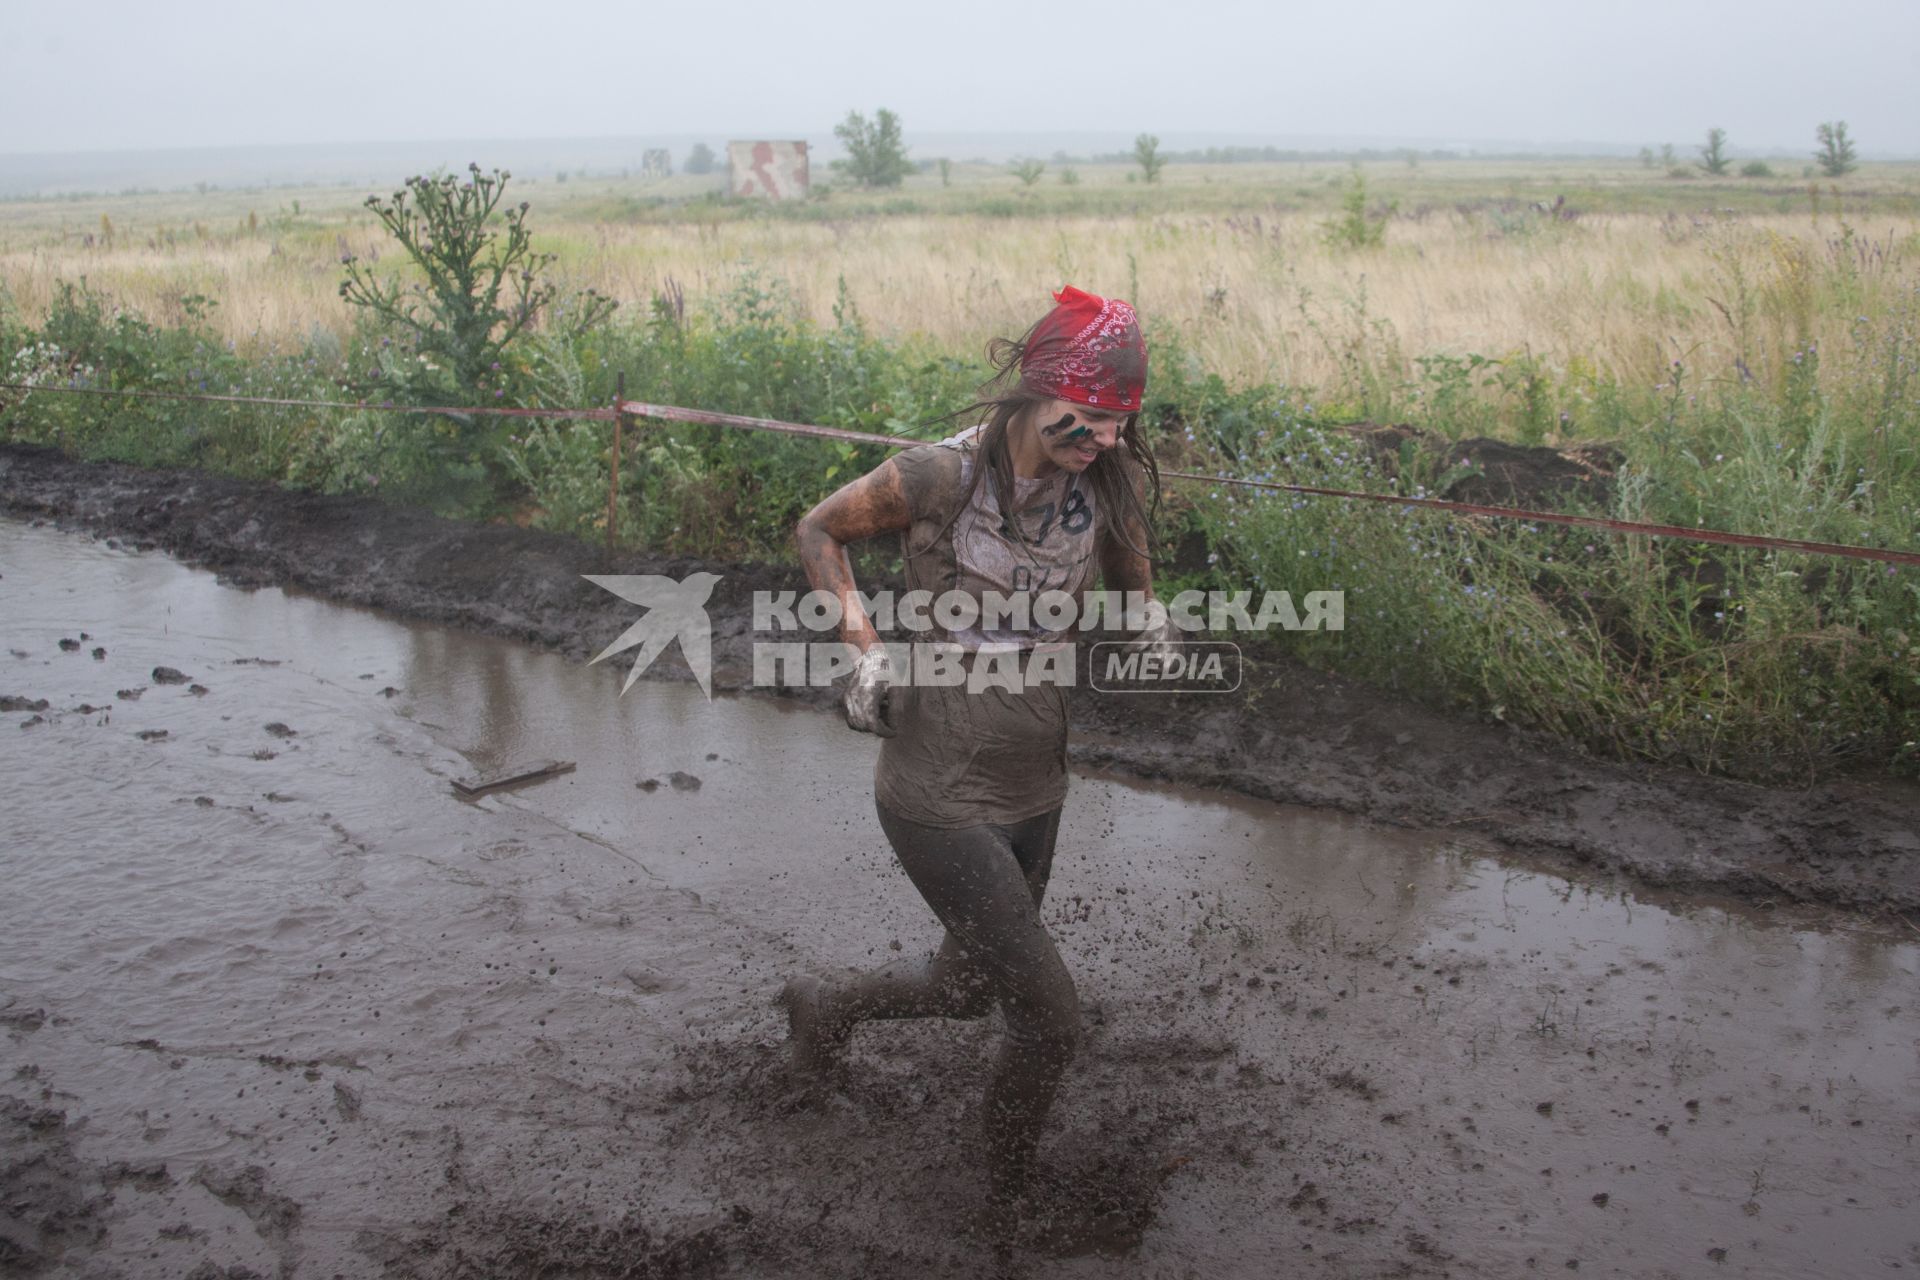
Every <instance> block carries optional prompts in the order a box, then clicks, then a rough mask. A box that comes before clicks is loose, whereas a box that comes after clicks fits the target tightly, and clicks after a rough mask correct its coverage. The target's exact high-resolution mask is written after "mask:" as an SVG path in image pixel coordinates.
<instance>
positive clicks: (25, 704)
mask: <svg viewBox="0 0 1920 1280" xmlns="http://www.w3.org/2000/svg"><path fill="white" fill-rule="evenodd" d="M46 709H47V700H46V699H45V698H21V697H17V696H14V695H11V694H9V695H7V696H5V697H0V711H45V710H46Z"/></svg>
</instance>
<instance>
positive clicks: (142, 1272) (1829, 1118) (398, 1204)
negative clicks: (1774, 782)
mask: <svg viewBox="0 0 1920 1280" xmlns="http://www.w3.org/2000/svg"><path fill="white" fill-rule="evenodd" d="M0 575H3V576H0V694H5V695H10V696H16V697H24V698H28V699H32V700H37V699H46V700H47V702H48V708H47V709H46V710H45V711H40V712H38V713H37V714H38V715H39V716H40V717H41V720H40V721H39V722H38V723H35V722H33V716H34V715H35V714H36V713H35V712H31V711H18V712H9V713H7V714H6V715H5V717H4V718H3V719H0V776H4V777H5V779H6V793H5V794H6V796H7V801H6V806H5V811H4V826H3V827H0V842H3V843H4V848H5V853H4V855H0V859H3V860H0V868H4V873H5V879H4V881H3V882H0V883H3V884H4V889H3V890H0V1142H3V1143H4V1145H3V1146H0V1151H3V1152H4V1155H5V1159H4V1160H0V1170H4V1173H0V1181H3V1182H4V1185H0V1270H7V1271H18V1272H20V1273H22V1274H32V1273H35V1272H39V1273H43V1274H50V1275H76V1276H111V1275H125V1276H188V1275H190V1274H192V1273H193V1272H194V1271H195V1270H196V1269H197V1268H204V1267H206V1266H207V1265H209V1264H211V1265H212V1266H214V1267H217V1268H219V1269H221V1272H222V1273H223V1274H224V1273H226V1270H227V1269H228V1268H234V1267H238V1268H242V1269H243V1270H242V1271H240V1272H235V1273H234V1274H245V1273H246V1272H247V1271H251V1272H254V1273H257V1274H260V1275H282V1276H332V1275H336V1274H338V1275H347V1276H361V1275H422V1276H454V1275H516V1274H535V1273H538V1274H559V1275H569V1274H573V1275H599V1274H628V1273H635V1274H662V1275H671V1274H682V1273H686V1274H693V1273H699V1272H702V1271H712V1272H718V1273H722V1274H737V1275H792V1276H811V1275H921V1274H929V1273H930V1274H950V1275H974V1274H991V1273H995V1272H999V1271H1011V1272H1013V1273H1025V1274H1033V1275H1048V1276H1053V1275H1059V1276H1114V1275H1117V1276H1143V1277H1144V1276H1186V1275H1196V1276H1199V1275H1204V1276H1242V1275H1244V1276H1268V1275H1273V1274H1277V1273H1281V1272H1283V1271H1284V1273H1286V1274H1292V1275H1301V1276H1349V1275H1375V1274H1394V1275H1487V1276H1510V1275H1520V1274H1526V1273H1528V1272H1529V1271H1532V1270H1552V1271H1556V1272H1558V1271H1563V1270H1565V1269H1566V1268H1568V1267H1569V1266H1573V1265H1575V1264H1577V1269H1578V1270H1579V1271H1581V1272H1583V1273H1587V1274H1593V1273H1596V1272H1597V1273H1600V1274H1608V1275H1626V1276H1665V1275H1672V1276H1691V1275H1699V1274H1733V1275H1753V1276H1781V1277H1789V1276H1791V1277H1799V1276H1808V1275H1821V1276H1855V1275H1879V1274H1882V1273H1884V1272H1887V1271H1890V1270H1895V1269H1903V1268H1904V1269H1908V1270H1911V1269H1913V1268H1915V1267H1920V1225H1916V1223H1920V1213H1917V1212H1916V1205H1915V1203H1914V1202H1915V1198H1916V1193H1920V1150H1916V1147H1915V1145H1914V1135H1915V1133H1916V1132H1920V1000H1916V997H1915V994H1914V992H1915V989H1916V988H1915V984H1914V978H1915V975H1916V971H1917V970H1920V946H1917V945H1916V943H1917V942H1920V939H1916V938H1914V936H1913V935H1912V934H1911V933H1910V932H1907V933H1906V934H1905V935H1904V936H1901V935H1899V934H1891V933H1883V932H1879V931H1876V930H1875V929H1874V928H1873V927H1872V926H1870V925H1869V924H1865V923H1862V922H1861V921H1860V920H1859V919H1857V918H1848V917H1823V916H1819V915H1805V916H1798V917H1793V918H1787V917H1784V916H1782V915H1780V914H1778V913H1773V914H1769V913H1765V912H1759V911H1755V910H1753V909H1751V908H1745V907H1740V906H1738V905H1736V904H1714V903H1702V902H1699V901H1688V902H1661V901H1651V900H1649V899H1648V898H1647V897H1646V896H1644V895H1642V894H1637V893H1633V892H1628V891H1624V890H1622V889H1621V888H1619V887H1617V886H1610V885H1605V884H1583V883H1576V882H1569V881H1567V880H1565V879H1561V878H1557V877H1554V876H1551V875H1547V874H1543V873H1540V872H1537V871H1534V870H1530V869H1528V868H1527V867H1525V866H1523V865H1515V864H1513V863H1511V862H1506V863H1501V862H1496V861H1493V860H1490V859H1488V858H1486V857H1483V856H1479V855H1477V854H1474V853H1472V852H1470V851H1467V850H1463V849H1461V848H1460V847H1458V846H1457V845H1455V844H1453V843H1452V842H1451V841H1450V840H1449V839H1448V837H1447V836H1446V835H1445V834H1444V833H1438V834H1420V833H1407V832H1395V831H1384V830H1380V829H1375V828H1372V827H1369V826H1367V825H1365V824H1363V823H1359V822H1356V821H1351V820H1344V819H1339V818H1329V817H1327V816H1324V815H1320V814H1316V813H1312V812H1307V811H1299V810H1286V809H1280V808H1275V807H1272V806H1265V805H1258V804H1252V803H1240V802H1230V801H1224V800H1222V799H1220V798H1217V797H1210V796H1204V795H1194V794H1181V793H1177V792H1173V791H1169V790H1165V789H1156V788H1150V787H1142V786H1138V785H1128V784H1123V783H1121V782H1118V781H1114V780H1109V779H1101V778H1081V779H1079V780H1077V782H1076V784H1075V790H1074V794H1073V796H1072V798H1071V799H1070V801H1069V806H1068V811H1067V818H1066V822H1065V824H1064V827H1063V834H1062V843H1061V853H1060V858H1059V861H1058V863H1057V865H1056V872H1055V877H1054V882H1053V887H1052V889H1051V891H1050V895H1049V902H1048V908H1047V914H1048V917H1049V920H1050V924H1051V926H1052V928H1053V929H1054V931H1055V933H1056V936H1057V937H1058V938H1059V940H1060V943H1061V947H1062V950H1063V952H1064V954H1065V955H1066V957H1067V959H1068V963H1069V965H1070V966H1071V967H1072V969H1073V970H1074V972H1075V974H1076V977H1077V979H1078V982H1079V985H1080V991H1081V997H1082V1001H1083V1004H1084V1005H1085V1008H1086V1016H1087V1023H1088V1035H1087V1037H1086V1041H1085V1048H1084V1050H1083V1053H1082V1056H1081V1058H1080V1060H1079V1061H1078V1062H1077V1063H1076V1064H1075V1066H1074V1068H1073V1071H1072V1074H1071V1075H1070V1077H1069V1079H1068V1083H1067V1086H1066V1088H1065V1090H1064V1091H1063V1094H1062V1101H1061V1104H1060V1107H1059V1109H1058V1113H1057V1116H1056V1124H1055V1129H1054V1131H1053V1133H1052V1135H1051V1137H1050V1139H1049V1143H1048V1148H1047V1149H1048V1152H1049V1154H1050V1161H1051V1169H1052V1173H1051V1175H1050V1176H1051V1178H1052V1183H1051V1186H1050V1189H1049V1193H1048V1199H1049V1203H1050V1205H1051V1206H1052V1208H1053V1209H1054V1211H1055V1212H1054V1214H1053V1219H1052V1220H1051V1221H1050V1222H1046V1223H1039V1224H1035V1225H1034V1226H1033V1227H1032V1228H1031V1229H1030V1231H1029V1233H1028V1235H1027V1237H1026V1239H1025V1242H1024V1244H1023V1246H1022V1248H1021V1249H1020V1250H1019V1251H1017V1252H1016V1253H1015V1255H1014V1256H1013V1257H1012V1258H1011V1259H1004V1258H1003V1259H995V1258H993V1257H992V1256H991V1254H990V1253H989V1252H988V1251H986V1250H984V1249H983V1248H982V1247H981V1246H980V1244H979V1243H978V1242H977V1241H976V1240H974V1239H972V1238H971V1237H969V1236H968V1235H967V1234H966V1224H967V1220H968V1215H969V1213H970V1212H971V1210H972V1208H973V1207H974V1205H975V1204H976V1203H977V1200H978V1190H979V1189H978V1182H977V1173H976V1167H975V1165H974V1163H973V1156H974V1152H973V1149H972V1136H971V1135H972V1118H971V1117H972V1109H973V1107H974V1105H975V1104H976V1102H977V1093H978V1090H979V1087H980V1084H981V1082H982V1079H983V1072H984V1069H985V1064H986V1060H987V1055H988V1054H989V1053H990V1052H991V1049H992V1046H993V1044H994V1039H995V1035H996V1032H995V1029H994V1027H993V1026H992V1025H991V1024H955V1023H928V1024H924V1025H914V1024H895V1025H891V1026H876V1027H871V1028H866V1029H863V1030H862V1031H861V1032H860V1033H859V1035H858V1037H857V1038H856V1042H855V1046H854V1052H853V1056H852V1061H851V1067H850V1071H849V1073H848V1077H847V1079H846V1081H845V1082H844V1083H843V1084H842V1085H841V1086H840V1087H838V1088H836V1089H831V1090H818V1089H816V1090H805V1089H801V1088H799V1087H796V1086H795V1084H794V1083H793V1082H791V1081H790V1080H789V1079H788V1078H787V1074H786V1072H785V1069H784V1065H783V1058H782V1053H781V1038H782V1027H781V1025H780V1023H779V1021H778V1019H777V1017H776V1016H775V1014H774V1012H773V1010H772V1008H771V1006H770V1003H769V1001H770V998H771V996H772V994H773V992H774V991H775V990H777V988H778V986H779V984H780V982H781V981H782V979H783V978H784V977H785V976H786V975H787V974H788V973H789V972H792V971H794V970H795V969H799V968H806V969H813V970H819V971H825V970H830V969H833V968H836V967H839V966H848V965H865V964H870V963H877V962H881V961H884V960H886V959H889V958H891V957H892V956H893V955H894V954H895V953H896V949H899V950H918V949H923V948H928V947H930V946H931V945H932V944H933V943H934V942H935V941H936V937H935V932H934V929H933V928H932V925H931V921H930V918H929V917H928V916H927V914H926V912H925V910H924V908H922V907H921V906H920V904H919V903H918V901H917V899H916V898H915V896H914V895H913V892H912V890H911V888H910V886H908V885H907V883H906V882H905V879H904V877H902V876H900V875H899V874H898V873H897V872H895V871H894V870H893V869H892V867H891V864H890V861H889V858H888V856H887V854H886V850H885V847H884V844H883V842H882V840H881V838H880V835H879V832H878V829H877V827H876V824H875V822H874V820H873V816H872V812H871V802H870V788H869V778H870V773H871V768H872V759H873V750H874V744H873V743H872V741H871V740H868V739H863V738H858V737H855V736H853V735H851V734H849V733H847V732H846V731H845V729H844V728H842V727H840V726H839V725H838V724H837V722H836V721H835V720H834V719H832V718H831V717H827V716H821V715H817V714H813V713H810V712H796V711H788V710H783V709H782V708H781V707H780V706H779V705H778V704H775V703H771V702H767V701H764V700H728V699H720V700H716V701H714V702H712V703H709V702H707V701H706V700H704V699H703V698H701V696H700V695H699V693H698V691H697V690H694V689H692V688H690V687H688V686H682V685H672V684H655V683H651V682H646V683H642V684H640V685H638V686H636V687H635V688H634V689H633V691H632V692H631V693H629V694H627V695H626V696H625V697H624V698H621V697H618V696H617V693H618V683H619V679H620V675H621V673H618V672H612V671H606V670H603V669H600V668H591V669H588V668H582V667H579V666H577V665H574V664H571V663H568V662H566V661H563V660H561V659H558V658H554V657H550V656H547V655H542V654H537V653H532V652H529V651H526V650H523V649H520V648H517V647H515V646H513V645H510V644H506V643H502V642H498V641H492V640H484V639H476V638H473V637H471V636H465V635H456V634H452V633H447V632H442V631H437V630H434V629H431V628H425V627H407V626H402V625H399V624H396V623H393V622H390V621H387V620H383V619H381V618H377V617H374V616H371V615H368V614H365V613H360V612H356V611H353V610H349V609H344V608H341V607H338V606H334V605H329V604H326V603H323V602H320V601H315V600H311V599H303V598H298V597H293V596H289V595H286V594H283V593H281V592H279V591H274V590H263V591H256V592H240V591H235V590H231V589H228V588H225V587H222V586H220V585H218V584H217V583H216V582H215V581H214V580H213V579H212V578H211V577H210V576H209V575H206V574H203V573H198V572H194V571H189V570H186V569H183V568H181V567H180V566H178V565H176V564H173V563H171V562H170V561H167V560H166V559H164V558H162V557H160V556H157V555H137V554H133V553H131V552H129V551H125V550H121V549H116V548H111V547H108V546H105V545H103V544H99V543H94V542H90V541H87V540H85V539H81V538H78V537H74V536H70V535H65V534H60V533H57V532H54V531H52V530H49V529H43V528H27V527H24V526H22V525H19V524H16V523H0ZM82 632H85V633H86V638H85V639H84V640H82V639H80V636H81V633H82ZM63 638H64V639H72V640H75V641H76V642H77V648H76V649H75V650H74V651H72V652H65V651H62V649H61V647H60V644H59V642H60V641H61V640H62V639H63ZM609 638H610V637H609ZM96 646H97V647H101V648H103V649H104V650H105V653H104V655H103V656H101V657H99V658H96V657H94V656H93V655H92V650H93V649H94V648H95V647H96ZM163 665H164V666H167V667H171V668H175V669H177V670H178V671H179V672H181V673H182V674H183V675H185V676H186V677H187V681H188V683H185V684H156V683H155V682H154V680H153V678H152V672H153V670H154V668H155V667H157V666H163ZM194 686H198V688H199V690H200V691H196V690H195V687H194ZM122 690H141V691H142V692H140V694H139V696H138V697H137V698H132V697H129V696H127V695H126V694H123V693H121V692H120V691H122ZM83 706H88V707H91V708H93V709H92V710H82V709H81V708H82V707H83ZM268 726H277V727H275V728H271V729H270V728H269V727H268ZM160 731H164V735H165V736H163V737H162V736H154V735H156V734H157V733H159V732H160ZM143 734H145V735H147V736H145V737H143V736H142V735H143ZM537 757H554V758H563V759H569V760H573V761H575V762H576V763H577V766H578V767H577V769H576V771H575V772H573V773H572V774H569V775H565V776H562V777H559V778H556V779H553V780H551V781H548V782H544V783H541V784H538V785H535V786H530V787H526V788H523V789H520V790H517V791H513V792H508V793H496V794H494V795H492V796H490V797H488V798H485V799H482V800H479V801H477V802H469V801H463V800H461V799H459V798H458V797H457V796H456V795H455V794H454V792H453V790H452V788H451V786H450V781H451V780H452V779H453V778H456V777H461V776H466V775H471V774H474V773H476V772H485V771H488V770H491V769H493V768H495V767H498V766H501V765H504V764H508V763H511V762H514V761H518V760H523V759H528V758H537ZM676 775H677V777H676ZM648 783H652V784H655V785H651V786H646V785H642V784H648ZM8 1242H10V1243H8ZM543 1268H544V1269H543ZM203 1274H208V1273H206V1272H204V1271H203Z"/></svg>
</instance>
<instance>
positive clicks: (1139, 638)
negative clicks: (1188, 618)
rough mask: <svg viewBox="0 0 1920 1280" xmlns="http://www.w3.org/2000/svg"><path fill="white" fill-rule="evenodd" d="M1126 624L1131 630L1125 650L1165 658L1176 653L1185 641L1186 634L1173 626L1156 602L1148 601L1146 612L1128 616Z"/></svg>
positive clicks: (1171, 619)
mask: <svg viewBox="0 0 1920 1280" xmlns="http://www.w3.org/2000/svg"><path fill="white" fill-rule="evenodd" d="M1127 622H1128V623H1129V625H1130V626H1131V627H1132V629H1133V637H1132V638H1131V639H1129V640H1128V641H1127V648H1128V649H1130V650H1133V651H1136V652H1139V653H1150V654H1154V655H1156V656H1157V657H1160V658H1165V657H1167V656H1169V655H1171V654H1174V653H1177V652H1178V651H1179V650H1178V648H1177V646H1178V645H1179V643H1180V642H1181V641H1183V640H1185V639H1186V634H1185V633H1184V632H1182V631H1181V630H1180V628H1179V627H1176V626H1175V625H1174V624H1173V618H1172V617H1170V616H1169V615H1168V613H1167V609H1166V606H1165V605H1163V604H1161V603H1160V602H1159V601H1158V600H1151V601H1148V602H1147V609H1146V612H1145V613H1144V614H1143V615H1141V616H1138V617H1135V616H1132V615H1129V617H1128V618H1127Z"/></svg>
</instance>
